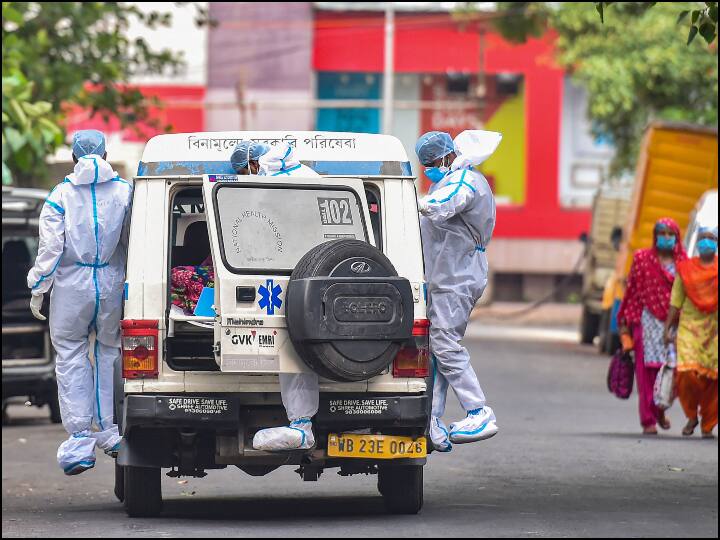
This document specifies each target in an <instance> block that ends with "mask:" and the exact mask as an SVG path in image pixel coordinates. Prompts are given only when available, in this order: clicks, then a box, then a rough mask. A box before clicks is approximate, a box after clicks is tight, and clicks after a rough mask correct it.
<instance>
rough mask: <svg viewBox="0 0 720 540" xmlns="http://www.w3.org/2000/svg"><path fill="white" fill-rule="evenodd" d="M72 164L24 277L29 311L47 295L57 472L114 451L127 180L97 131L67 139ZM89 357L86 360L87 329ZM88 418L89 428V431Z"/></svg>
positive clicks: (44, 217) (49, 204)
mask: <svg viewBox="0 0 720 540" xmlns="http://www.w3.org/2000/svg"><path fill="white" fill-rule="evenodd" d="M72 152H73V160H74V161H75V170H74V172H73V173H72V174H70V175H68V176H67V177H66V178H65V179H64V180H63V181H62V182H60V184H58V185H57V186H55V188H53V190H52V191H51V192H50V194H49V195H48V197H47V199H46V200H45V204H44V206H43V209H42V212H41V214H40V244H39V248H38V255H37V258H36V259H35V265H34V266H33V267H32V269H31V270H30V272H29V273H28V276H27V283H28V287H30V289H31V291H32V300H31V301H30V309H31V311H32V313H33V315H34V316H35V317H36V318H38V319H41V320H45V317H44V316H43V315H42V314H41V313H40V308H41V307H42V303H43V295H44V294H45V293H46V292H48V291H49V290H50V289H52V292H51V294H50V323H49V324H50V337H51V339H52V344H53V347H54V348H55V351H56V352H57V357H56V360H55V373H56V376H57V384H58V398H59V402H60V414H61V416H62V421H63V426H64V427H65V429H66V430H67V432H68V433H69V434H70V437H69V438H68V440H67V441H65V442H63V443H62V444H61V445H60V448H59V449H58V452H57V460H58V463H59V464H60V467H61V468H62V469H63V471H64V472H65V474H67V475H74V474H79V473H81V472H83V471H86V470H88V469H91V468H92V467H94V465H95V446H96V445H97V446H98V447H100V448H101V449H102V450H104V451H105V452H106V453H107V454H109V455H113V456H115V455H117V451H118V449H119V445H120V441H121V437H120V435H119V433H118V428H117V425H115V424H114V423H113V368H114V366H115V362H118V361H120V317H121V313H122V301H123V287H124V283H125V261H126V258H127V226H128V220H129V209H130V203H131V197H132V186H131V185H130V183H128V182H127V181H125V180H123V179H122V178H120V176H118V174H117V173H116V172H115V171H114V170H113V168H112V167H111V166H110V164H109V163H108V162H107V161H105V159H106V155H107V154H106V152H105V136H104V135H103V134H102V133H100V132H99V131H95V130H85V131H79V132H78V133H76V134H75V136H74V137H73V142H72ZM91 333H94V334H95V340H94V342H93V344H92V347H93V357H94V362H93V363H91V362H90V358H89V352H90V346H91V341H90V334H91ZM93 422H94V424H95V427H96V431H94V430H93V429H92V425H93Z"/></svg>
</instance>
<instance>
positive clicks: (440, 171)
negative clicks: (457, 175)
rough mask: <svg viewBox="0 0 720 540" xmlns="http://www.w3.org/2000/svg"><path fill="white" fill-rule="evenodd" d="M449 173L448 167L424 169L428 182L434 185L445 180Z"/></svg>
mask: <svg viewBox="0 0 720 540" xmlns="http://www.w3.org/2000/svg"><path fill="white" fill-rule="evenodd" d="M449 172H450V168H449V167H428V168H427V169H425V176H427V177H428V178H429V179H430V181H431V182H432V183H433V184H435V183H437V182H439V181H440V180H442V179H443V178H445V176H446V175H447V173H449Z"/></svg>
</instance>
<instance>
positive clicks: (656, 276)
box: [617, 218, 687, 435]
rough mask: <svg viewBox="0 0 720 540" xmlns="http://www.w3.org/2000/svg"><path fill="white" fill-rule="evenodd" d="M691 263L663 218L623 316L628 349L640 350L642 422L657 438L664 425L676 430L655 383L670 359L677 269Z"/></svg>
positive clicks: (639, 258) (639, 263) (641, 259)
mask: <svg viewBox="0 0 720 540" xmlns="http://www.w3.org/2000/svg"><path fill="white" fill-rule="evenodd" d="M685 259H687V255H686V254H685V248H684V247H683V245H682V241H681V239H680V227H679V226H678V224H677V223H675V221H674V220H672V219H670V218H663V219H660V220H658V222H657V223H656V224H655V228H654V229H653V247H651V248H648V249H640V250H638V251H636V252H635V255H634V256H633V263H632V266H631V267H630V273H629V274H628V279H627V288H626V290H625V296H624V297H623V301H622V304H621V305H620V310H619V311H618V314H617V320H618V325H619V327H620V335H621V340H622V343H623V349H624V350H625V351H630V350H634V352H635V378H636V380H637V393H638V408H639V412H640V424H641V425H642V428H643V433H644V434H645V435H657V427H656V425H657V424H659V425H660V427H661V428H663V429H670V421H669V420H668V419H667V418H666V417H665V413H664V412H663V411H661V410H660V409H659V408H658V407H657V406H656V405H655V403H654V401H653V385H654V384H655V378H656V377H657V373H658V370H659V369H660V368H661V367H662V365H663V364H665V363H666V362H667V361H668V359H669V356H668V355H669V354H670V350H669V349H668V347H667V345H665V344H664V343H663V325H664V324H665V321H666V320H667V317H668V310H669V309H670V292H671V291H672V287H673V282H675V281H677V280H676V279H675V276H676V273H677V266H678V264H680V263H681V262H682V261H684V260H685Z"/></svg>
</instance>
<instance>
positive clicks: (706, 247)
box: [697, 238, 718, 255]
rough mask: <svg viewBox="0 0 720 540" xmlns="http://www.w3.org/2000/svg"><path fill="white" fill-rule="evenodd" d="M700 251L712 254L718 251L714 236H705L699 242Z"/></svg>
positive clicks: (702, 253) (703, 253)
mask: <svg viewBox="0 0 720 540" xmlns="http://www.w3.org/2000/svg"><path fill="white" fill-rule="evenodd" d="M697 247H698V253H700V255H711V254H714V253H715V252H716V251H717V247H718V244H717V240H713V239H712V238H703V239H702V240H700V241H699V242H698V243H697Z"/></svg>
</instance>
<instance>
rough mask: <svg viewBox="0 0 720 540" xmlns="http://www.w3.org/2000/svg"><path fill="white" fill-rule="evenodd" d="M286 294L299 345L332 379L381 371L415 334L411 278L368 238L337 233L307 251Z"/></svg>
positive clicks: (368, 375) (350, 378)
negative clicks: (340, 237)
mask: <svg viewBox="0 0 720 540" xmlns="http://www.w3.org/2000/svg"><path fill="white" fill-rule="evenodd" d="M286 298H287V308H286V312H285V314H286V317H287V325H288V333H289V335H290V339H291V341H292V343H293V345H294V346H295V349H296V350H297V352H298V354H299V355H300V357H301V358H302V359H303V361H304V362H305V363H306V364H307V365H308V366H309V367H310V368H311V369H312V370H313V371H315V372H316V373H317V374H318V375H320V376H322V377H325V378H328V379H332V380H335V381H341V382H351V381H362V380H367V379H369V378H371V377H374V376H376V375H379V374H380V373H382V372H383V371H384V370H385V369H386V368H387V367H388V365H389V364H390V363H391V362H392V360H393V359H394V358H395V356H396V355H397V353H398V351H399V350H400V347H401V346H402V344H403V342H405V341H407V340H408V339H410V338H411V337H412V327H413V318H414V301H413V295H412V290H411V287H410V282H408V280H407V279H404V278H400V277H398V275H397V272H396V271H395V267H394V266H393V265H392V263H391V262H390V260H389V259H388V258H387V257H386V256H385V255H384V254H383V253H382V252H381V251H380V250H378V249H376V248H374V247H373V246H371V245H370V244H368V243H366V242H362V241H359V240H346V239H343V240H333V241H330V242H326V243H324V244H320V245H319V246H316V247H314V248H313V249H311V250H310V251H308V252H307V253H306V254H305V256H304V257H303V258H302V259H300V261H299V262H298V264H297V266H296V267H295V270H293V272H292V275H291V276H290V282H289V283H288V288H287V296H286Z"/></svg>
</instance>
